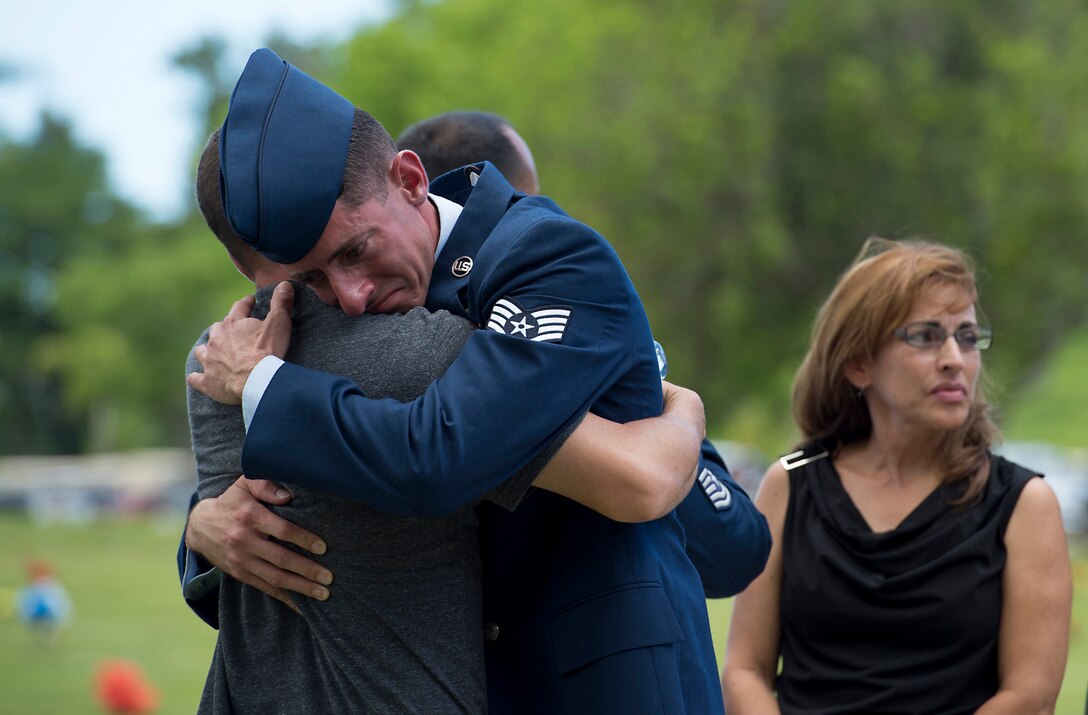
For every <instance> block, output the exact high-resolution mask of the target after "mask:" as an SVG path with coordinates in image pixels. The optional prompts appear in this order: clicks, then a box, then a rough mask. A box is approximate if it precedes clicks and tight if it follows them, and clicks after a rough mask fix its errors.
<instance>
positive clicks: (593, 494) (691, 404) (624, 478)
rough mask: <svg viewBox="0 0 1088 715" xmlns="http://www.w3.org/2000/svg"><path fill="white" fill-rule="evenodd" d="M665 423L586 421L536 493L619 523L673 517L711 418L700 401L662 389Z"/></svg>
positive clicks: (678, 390) (669, 387) (679, 390)
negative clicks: (549, 493)
mask: <svg viewBox="0 0 1088 715" xmlns="http://www.w3.org/2000/svg"><path fill="white" fill-rule="evenodd" d="M662 385H663V390H664V394H665V411H664V412H663V413H662V414H661V416H660V417H653V418H649V419H644V420H636V421H634V422H628V423H626V424H619V423H616V422H610V421H609V420H606V419H604V418H602V417H598V416H596V415H594V414H588V415H586V417H585V419H584V420H583V421H582V423H581V424H580V425H578V428H577V429H576V430H575V431H574V432H573V433H572V434H571V436H570V437H568V438H567V441H566V442H564V443H563V446H562V447H560V449H559V451H558V452H556V454H555V456H554V457H552V459H551V461H549V462H548V464H547V465H546V466H545V467H544V468H543V469H542V470H541V472H540V474H539V475H537V477H536V480H535V481H534V482H533V486H535V487H539V488H541V489H547V490H548V491H552V492H555V493H557V494H562V495H563V496H565V497H568V498H570V499H573V500H574V501H576V502H578V503H579V504H582V505H584V506H587V507H589V508H590V509H593V510H594V511H596V512H598V513H600V514H603V515H604V516H607V517H608V518H610V519H614V520H616V521H626V522H639V521H650V520H653V519H658V518H660V517H662V516H664V515H665V514H668V513H669V512H670V511H672V510H673V508H675V507H676V505H677V504H679V503H680V501H681V500H682V499H683V498H684V497H685V496H687V494H688V492H689V491H691V486H692V483H693V481H694V479H695V468H696V465H697V464H698V463H699V447H700V444H701V443H702V440H703V436H704V434H705V433H706V417H705V416H704V414H703V402H702V400H701V399H699V395H697V394H696V393H694V392H692V391H691V390H688V389H685V388H683V387H677V386H675V385H672V384H670V383H668V382H665V383H662Z"/></svg>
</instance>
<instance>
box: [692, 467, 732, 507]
mask: <svg viewBox="0 0 1088 715" xmlns="http://www.w3.org/2000/svg"><path fill="white" fill-rule="evenodd" d="M699 486H701V487H702V488H703V493H704V494H706V498H707V499H709V500H710V505H711V506H712V507H714V510H715V511H723V510H725V509H728V508H729V507H731V506H732V505H733V493H732V492H731V491H729V487H727V486H725V485H724V484H722V480H720V479H718V478H717V477H716V476H714V472H712V471H710V470H709V469H707V468H706V467H703V471H701V472H699Z"/></svg>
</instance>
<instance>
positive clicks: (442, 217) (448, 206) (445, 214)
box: [427, 194, 465, 261]
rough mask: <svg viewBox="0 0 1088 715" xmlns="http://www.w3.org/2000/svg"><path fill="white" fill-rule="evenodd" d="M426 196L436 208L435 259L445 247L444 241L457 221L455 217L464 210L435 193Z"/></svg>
mask: <svg viewBox="0 0 1088 715" xmlns="http://www.w3.org/2000/svg"><path fill="white" fill-rule="evenodd" d="M427 198H429V199H430V200H431V203H432V204H434V207H435V208H436V209H438V247H437V248H435V249H434V260H436V261H437V260H438V254H439V253H442V249H443V248H445V247H446V241H448V240H449V237H450V234H451V233H453V225H454V224H455V223H457V219H458V218H459V217H460V216H461V212H462V211H464V209H465V207H464V206H462V205H461V204H459V203H457V202H456V201H450V200H449V199H446V198H443V197H441V196H438V195H437V194H427Z"/></svg>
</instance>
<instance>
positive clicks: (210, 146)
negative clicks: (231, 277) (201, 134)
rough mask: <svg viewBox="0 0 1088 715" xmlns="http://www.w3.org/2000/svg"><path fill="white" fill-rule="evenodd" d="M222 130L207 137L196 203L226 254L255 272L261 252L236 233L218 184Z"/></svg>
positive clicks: (199, 171)
mask: <svg viewBox="0 0 1088 715" xmlns="http://www.w3.org/2000/svg"><path fill="white" fill-rule="evenodd" d="M219 132H220V130H219V129H216V130H215V131H214V132H212V135H211V136H210V137H208V142H207V144H205V145H204V151H203V152H201V154H200V162H199V163H198V164H197V167H196V205H197V207H198V208H199V209H200V213H201V215H202V216H203V217H204V222H205V223H207V224H208V228H210V229H211V231H212V233H214V234H215V237H216V238H218V239H219V242H220V243H222V244H223V247H224V248H226V249H227V253H229V254H230V255H231V257H232V258H233V259H234V260H235V262H236V263H238V264H239V265H240V266H242V267H244V268H245V269H246V270H247V271H250V272H252V271H253V267H254V266H253V262H254V261H255V260H256V259H258V258H259V257H260V254H258V253H257V251H256V250H254V249H253V247H251V246H250V245H249V244H248V243H246V241H245V239H243V238H242V237H241V236H239V235H238V234H237V233H235V232H234V229H233V228H231V225H230V220H229V219H227V212H226V209H225V208H224V207H223V193H222V190H221V189H220V183H219Z"/></svg>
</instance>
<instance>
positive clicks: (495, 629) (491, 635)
mask: <svg viewBox="0 0 1088 715" xmlns="http://www.w3.org/2000/svg"><path fill="white" fill-rule="evenodd" d="M484 638H486V639H487V641H488V642H489V643H494V642H495V641H497V640H498V639H499V624H498V623H485V624H484Z"/></svg>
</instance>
